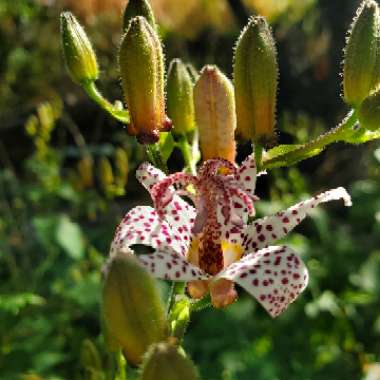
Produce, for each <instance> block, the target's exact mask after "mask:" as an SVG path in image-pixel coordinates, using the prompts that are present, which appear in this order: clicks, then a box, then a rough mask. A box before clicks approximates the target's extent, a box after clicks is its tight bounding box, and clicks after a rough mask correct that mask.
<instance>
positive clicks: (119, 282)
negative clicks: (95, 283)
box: [103, 251, 167, 365]
mask: <svg viewBox="0 0 380 380" xmlns="http://www.w3.org/2000/svg"><path fill="white" fill-rule="evenodd" d="M132 253H133V252H132V251H129V252H125V251H124V252H119V253H117V254H116V255H115V256H114V257H112V258H111V259H110V261H109V262H108V264H107V266H106V270H105V273H106V274H105V282H104V288H103V317H104V323H105V330H106V333H107V334H108V341H113V342H117V344H118V345H119V347H120V348H121V349H122V350H123V353H124V355H125V357H126V359H127V361H129V362H130V363H132V364H135V365H136V364H139V363H140V362H141V360H142V356H143V354H144V353H145V351H147V349H148V347H149V346H150V345H151V344H152V343H156V342H159V341H161V340H163V339H165V338H166V336H167V322H166V317H165V311H164V306H163V305H162V302H161V299H160V295H159V293H158V290H157V288H156V287H155V283H154V280H153V278H152V277H151V276H150V275H149V274H148V272H147V271H146V270H145V269H144V268H143V267H142V266H141V264H140V262H139V261H138V259H137V258H136V257H135V256H134V255H133V254H132Z"/></svg>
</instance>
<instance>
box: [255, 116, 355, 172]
mask: <svg viewBox="0 0 380 380" xmlns="http://www.w3.org/2000/svg"><path fill="white" fill-rule="evenodd" d="M357 121H358V119H357V115H356V111H354V110H352V111H350V112H349V113H348V115H347V116H346V117H345V118H344V119H343V121H342V122H341V123H340V124H339V125H338V126H336V127H335V128H333V129H331V130H330V131H328V132H327V133H325V134H324V135H321V136H319V137H317V138H316V139H314V140H312V141H310V142H308V143H306V144H304V145H302V146H300V147H298V148H295V149H293V150H290V151H287V152H284V153H283V154H279V155H276V156H275V157H273V158H269V159H265V158H264V160H263V163H262V169H270V168H274V167H281V166H288V165H292V164H294V163H296V162H298V161H302V160H304V159H306V158H309V157H312V156H315V155H316V154H318V153H319V152H320V151H321V150H323V149H324V148H325V147H326V146H327V145H329V144H331V143H333V142H338V141H345V139H347V138H348V137H349V136H351V134H352V133H353V132H354V130H353V127H354V126H355V124H356V123H357Z"/></svg>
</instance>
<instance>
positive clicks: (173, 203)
mask: <svg viewBox="0 0 380 380" xmlns="http://www.w3.org/2000/svg"><path fill="white" fill-rule="evenodd" d="M136 177H137V179H138V180H139V181H140V182H141V184H142V185H143V186H144V187H145V188H146V189H147V190H148V191H149V192H150V193H151V194H152V189H153V186H154V185H155V184H156V183H158V182H160V181H163V180H165V179H166V178H167V177H166V175H165V174H164V173H163V172H162V171H161V170H159V169H157V168H155V167H154V166H153V165H151V164H149V163H147V162H145V163H143V164H141V165H140V167H139V168H138V170H137V172H136ZM169 191H170V192H171V199H170V201H169V202H168V204H167V205H166V206H165V208H164V210H165V211H164V214H163V216H162V217H163V218H164V220H165V221H166V222H167V223H168V224H169V225H170V227H171V228H172V231H173V234H174V238H175V239H176V240H177V241H179V242H180V244H181V253H182V254H185V253H186V252H187V250H188V248H189V245H190V241H191V229H192V226H193V225H194V221H195V217H196V210H195V209H194V207H192V206H191V205H189V204H188V203H187V202H185V201H184V200H183V199H182V198H181V197H179V196H178V195H176V194H174V188H170V189H169Z"/></svg>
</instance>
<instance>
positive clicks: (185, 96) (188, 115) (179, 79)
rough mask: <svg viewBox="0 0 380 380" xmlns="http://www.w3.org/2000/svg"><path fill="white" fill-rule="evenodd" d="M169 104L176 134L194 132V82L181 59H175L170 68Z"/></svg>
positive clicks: (168, 82)
mask: <svg viewBox="0 0 380 380" xmlns="http://www.w3.org/2000/svg"><path fill="white" fill-rule="evenodd" d="M167 104H168V115H169V117H170V118H171V120H172V121H173V126H174V129H173V132H174V133H177V134H184V133H187V132H190V131H192V130H194V128H195V115H194V102H193V82H192V80H191V77H190V74H189V72H188V71H187V68H186V66H185V65H184V64H183V62H182V61H181V60H180V59H173V61H172V62H171V63H170V66H169V72H168V80H167Z"/></svg>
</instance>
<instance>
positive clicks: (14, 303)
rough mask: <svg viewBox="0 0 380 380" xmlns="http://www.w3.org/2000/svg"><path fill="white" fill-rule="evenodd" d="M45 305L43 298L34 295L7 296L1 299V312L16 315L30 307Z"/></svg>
mask: <svg viewBox="0 0 380 380" xmlns="http://www.w3.org/2000/svg"><path fill="white" fill-rule="evenodd" d="M44 303H45V300H44V299H43V298H42V297H40V296H38V295H37V294H33V293H18V294H6V295H2V296H1V297H0V310H3V311H6V312H9V313H11V314H14V315H16V314H18V313H19V312H20V310H21V309H23V308H24V307H26V306H28V305H35V306H40V305H43V304H44Z"/></svg>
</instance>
